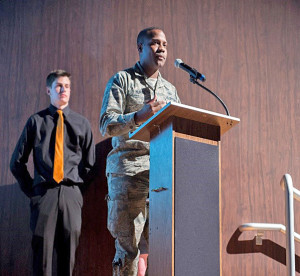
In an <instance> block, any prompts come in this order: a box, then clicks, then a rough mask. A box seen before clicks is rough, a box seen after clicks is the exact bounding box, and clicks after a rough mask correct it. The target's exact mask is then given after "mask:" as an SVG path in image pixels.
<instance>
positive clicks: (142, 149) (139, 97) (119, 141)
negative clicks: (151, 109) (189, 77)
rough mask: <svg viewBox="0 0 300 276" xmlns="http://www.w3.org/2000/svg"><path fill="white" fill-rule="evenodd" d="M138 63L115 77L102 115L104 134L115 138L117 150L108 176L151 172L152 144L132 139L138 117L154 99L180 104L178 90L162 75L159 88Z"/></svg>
mask: <svg viewBox="0 0 300 276" xmlns="http://www.w3.org/2000/svg"><path fill="white" fill-rule="evenodd" d="M151 83H153V82H152V81H151V80H150V79H147V77H146V76H145V74H144V73H143V69H142V67H141V65H140V64H139V62H138V63H136V64H135V65H134V66H133V67H132V68H128V69H125V70H123V71H120V72H118V73H117V74H116V75H114V76H113V77H112V78H111V79H110V80H109V82H108V84H107V86H106V89H105V92H104V97H103V102H102V109H101V114H100V132H101V133H102V135H103V136H113V138H112V147H113V149H112V150H111V152H110V153H109V154H108V156H107V164H106V173H114V174H127V175H135V174H137V173H140V172H142V171H145V170H149V143H147V142H143V141H139V140H133V139H129V136H128V134H129V132H130V131H133V130H135V129H136V128H137V127H138V126H137V125H136V124H135V121H134V114H135V113H136V112H137V111H139V110H140V109H141V108H142V107H143V105H144V103H146V102H148V101H149V100H151V99H153V98H154V96H155V94H156V96H157V99H158V100H164V101H166V102H167V103H168V102H176V103H179V102H180V99H179V97H178V95H177V91H176V88H175V87H174V86H173V85H172V84H171V83H169V82H168V81H166V80H165V79H163V78H162V77H161V75H160V73H159V75H158V78H157V83H156V85H155V87H153V86H152V85H151Z"/></svg>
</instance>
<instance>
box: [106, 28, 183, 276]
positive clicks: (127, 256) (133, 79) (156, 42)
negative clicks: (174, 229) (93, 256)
mask: <svg viewBox="0 0 300 276" xmlns="http://www.w3.org/2000/svg"><path fill="white" fill-rule="evenodd" d="M137 49H138V53H139V61H138V62H137V63H136V64H135V65H134V66H133V67H131V68H128V69H125V70H123V71H120V72H118V73H117V74H116V75H114V76H113V77H112V78H111V79H110V80H109V82H108V84H107V86H106V89H105V93H104V98H103V103H102V109H101V114H100V131H101V133H102V135H103V136H104V135H110V136H113V138H112V147H113V149H112V150H111V152H110V153H109V154H108V157H107V165H106V175H107V180H108V195H107V205H108V220H107V226H108V229H109V231H110V233H111V234H112V236H113V237H114V238H115V247H116V254H115V257H114V260H113V275H114V276H115V275H126V276H127V275H130V276H131V275H132V276H133V275H137V272H138V269H137V267H138V260H139V254H140V252H139V248H138V246H139V242H140V238H141V235H144V237H145V239H146V241H147V242H148V226H147V223H146V220H147V217H148V208H147V206H146V199H147V196H148V193H149V166H150V164H149V143H146V142H143V141H139V140H129V135H128V134H129V132H131V131H133V130H135V129H136V128H138V126H139V125H141V124H142V123H143V122H145V121H146V120H147V119H149V118H150V117H151V116H152V115H153V114H155V113H156V112H157V111H159V110H160V109H161V108H163V107H164V106H165V104H166V103H168V102H177V103H179V102H180V100H179V97H178V95H177V91H176V88H175V87H174V86H173V85H172V84H171V83H169V82H168V81H166V80H165V79H163V78H162V76H161V74H160V72H159V69H160V68H162V67H163V66H164V64H165V62H166V58H167V40H166V36H165V34H164V32H163V31H162V30H161V29H160V28H156V27H150V28H146V29H144V30H142V31H141V32H140V33H139V35H138V37H137Z"/></svg>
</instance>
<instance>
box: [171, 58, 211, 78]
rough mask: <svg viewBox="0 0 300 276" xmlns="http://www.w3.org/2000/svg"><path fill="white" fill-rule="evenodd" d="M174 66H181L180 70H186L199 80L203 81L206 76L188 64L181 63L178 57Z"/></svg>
mask: <svg viewBox="0 0 300 276" xmlns="http://www.w3.org/2000/svg"><path fill="white" fill-rule="evenodd" d="M175 67H177V68H181V69H182V70H184V71H186V72H188V73H189V74H190V76H191V77H192V78H194V79H199V80H201V81H205V80H206V78H205V76H204V75H203V74H201V73H199V72H198V71H197V70H196V69H194V68H192V67H190V66H188V65H187V64H185V63H183V61H182V60H181V59H179V58H177V59H176V60H175Z"/></svg>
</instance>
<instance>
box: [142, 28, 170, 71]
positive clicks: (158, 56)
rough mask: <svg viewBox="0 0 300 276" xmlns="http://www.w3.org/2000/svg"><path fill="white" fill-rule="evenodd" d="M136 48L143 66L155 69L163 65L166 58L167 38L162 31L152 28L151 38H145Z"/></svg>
mask: <svg viewBox="0 0 300 276" xmlns="http://www.w3.org/2000/svg"><path fill="white" fill-rule="evenodd" d="M138 50H139V53H140V62H141V64H142V66H143V67H149V68H152V69H156V70H157V69H159V68H161V67H163V66H164V64H165V62H166V59H167V39H166V36H165V34H164V33H163V31H161V30H153V31H152V38H145V39H144V42H143V43H142V44H140V45H138Z"/></svg>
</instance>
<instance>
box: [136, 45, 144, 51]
mask: <svg viewBox="0 0 300 276" xmlns="http://www.w3.org/2000/svg"><path fill="white" fill-rule="evenodd" d="M137 49H138V52H139V53H141V52H142V50H143V44H142V43H139V44H138V45H137Z"/></svg>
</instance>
